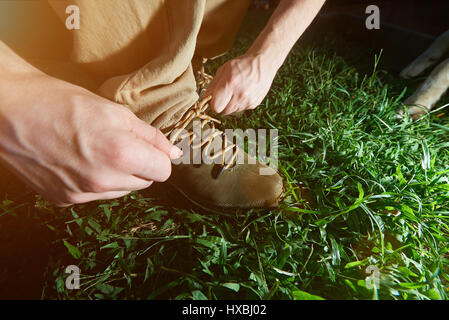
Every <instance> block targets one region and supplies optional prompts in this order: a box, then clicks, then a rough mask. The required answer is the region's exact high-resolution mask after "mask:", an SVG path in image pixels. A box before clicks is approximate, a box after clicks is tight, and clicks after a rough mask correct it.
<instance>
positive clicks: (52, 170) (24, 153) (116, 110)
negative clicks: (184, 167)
mask: <svg viewBox="0 0 449 320" xmlns="http://www.w3.org/2000/svg"><path fill="white" fill-rule="evenodd" d="M0 137H1V139H0V160H1V161H2V162H4V163H5V164H6V165H7V166H8V167H9V168H10V169H12V170H13V171H14V172H15V173H16V174H17V175H18V176H19V177H20V178H21V179H22V180H23V181H24V182H26V183H27V184H28V185H30V186H31V187H32V188H33V189H34V190H35V191H37V192H38V193H40V194H41V195H42V196H44V197H45V198H46V199H48V200H50V201H52V202H54V203H55V204H57V205H59V206H67V205H71V204H74V203H83V202H88V201H93V200H99V199H111V198H117V197H121V196H123V195H126V194H127V193H129V192H130V191H132V190H138V189H143V188H147V187H148V186H150V185H151V184H152V182H153V181H164V180H166V179H167V178H168V177H169V176H170V173H171V162H170V158H171V159H174V158H178V157H179V156H181V150H179V149H178V148H177V147H175V146H173V145H172V144H171V143H170V142H169V141H168V140H167V139H166V138H165V136H164V135H163V134H162V133H161V132H160V131H159V130H157V129H155V128H154V127H151V126H150V125H148V124H146V123H145V122H143V121H141V120H140V119H138V118H137V117H136V116H135V115H134V114H133V113H132V112H131V111H129V110H128V109H126V108H125V107H123V106H121V105H118V104H115V103H113V102H111V101H109V100H106V99H103V98H101V97H99V96H97V95H95V94H93V93H91V92H89V91H87V90H85V89H83V88H80V87H77V86H75V85H72V84H69V83H67V82H64V81H61V80H58V79H54V78H51V77H49V76H47V75H45V74H42V73H39V72H31V73H28V72H27V73H21V72H19V73H13V74H4V75H3V76H2V77H0Z"/></svg>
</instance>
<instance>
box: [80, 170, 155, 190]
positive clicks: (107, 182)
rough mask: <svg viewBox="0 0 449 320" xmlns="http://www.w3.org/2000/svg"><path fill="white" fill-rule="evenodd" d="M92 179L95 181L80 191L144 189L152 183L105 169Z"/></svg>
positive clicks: (131, 175)
mask: <svg viewBox="0 0 449 320" xmlns="http://www.w3.org/2000/svg"><path fill="white" fill-rule="evenodd" d="M94 181H96V182H95V183H90V184H87V186H85V187H84V188H81V191H83V192H92V193H104V192H110V191H135V190H142V189H146V188H148V187H149V186H151V184H152V183H153V181H151V180H146V179H142V178H140V177H137V176H135V175H133V174H128V175H125V174H117V173H116V172H114V171H106V172H104V173H102V175H101V176H96V177H95V180H94Z"/></svg>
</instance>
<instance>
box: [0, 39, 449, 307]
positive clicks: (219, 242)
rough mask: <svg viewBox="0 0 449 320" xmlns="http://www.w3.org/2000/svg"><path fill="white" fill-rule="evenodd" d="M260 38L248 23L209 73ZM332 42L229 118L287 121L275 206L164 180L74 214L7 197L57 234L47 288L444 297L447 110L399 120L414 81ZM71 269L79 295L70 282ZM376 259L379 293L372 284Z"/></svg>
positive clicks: (229, 295)
mask: <svg viewBox="0 0 449 320" xmlns="http://www.w3.org/2000/svg"><path fill="white" fill-rule="evenodd" d="M253 36H254V32H250V34H248V33H245V30H243V32H242V33H241V36H240V37H239V39H238V41H237V43H236V46H235V49H234V50H233V51H232V52H231V53H230V54H229V55H228V56H226V57H224V58H221V59H219V60H217V61H214V62H212V63H211V64H209V65H208V66H207V67H208V69H209V71H211V73H213V72H214V70H216V68H217V67H218V66H219V65H220V64H222V63H223V62H224V61H225V60H226V59H229V58H231V57H232V56H235V55H238V54H240V53H242V52H244V50H245V49H246V48H247V47H248V45H249V43H250V40H251V37H253ZM329 41H330V40H326V41H321V42H318V43H315V44H313V45H309V46H307V47H304V46H301V45H297V46H296V47H295V48H294V50H293V51H292V52H291V54H290V55H289V57H288V59H287V61H286V62H285V64H284V66H283V67H282V69H281V70H280V71H279V73H278V75H277V77H276V79H275V82H274V84H273V86H272V90H271V91H270V93H269V95H268V96H267V97H266V99H265V100H264V102H263V104H262V105H261V106H259V107H258V108H257V109H256V110H255V111H253V112H249V113H247V117H243V118H237V119H235V118H231V119H229V118H226V119H224V118H223V119H224V120H225V126H226V127H235V128H242V129H246V128H267V129H268V128H277V129H278V130H279V144H280V146H279V166H280V167H279V171H280V173H281V174H282V176H283V178H284V180H285V186H286V198H285V200H284V201H283V202H282V203H281V205H280V206H279V208H277V209H274V210H269V211H264V212H256V211H253V210H250V211H247V212H240V214H239V215H238V216H236V217H234V218H232V217H224V216H220V215H213V214H208V213H205V212H202V211H201V210H199V209H196V208H192V207H190V206H189V205H188V204H185V203H182V202H179V201H181V200H180V199H179V196H175V195H174V194H175V191H174V190H171V189H169V188H166V187H163V186H160V185H155V186H154V187H152V188H150V190H148V191H145V192H140V193H133V194H132V195H130V196H127V197H124V198H122V199H119V200H114V201H107V202H106V201H105V202H96V203H90V204H85V205H77V206H74V207H72V208H69V209H56V208H54V207H52V206H50V205H48V204H47V203H45V202H43V201H41V200H39V199H38V201H36V202H35V201H28V202H24V201H20V200H15V201H12V200H4V201H3V204H2V206H1V209H2V212H3V213H1V215H2V216H3V215H4V216H9V217H11V216H12V215H15V214H17V215H20V214H23V213H25V212H28V214H29V215H31V216H33V217H34V218H33V219H36V221H38V222H39V224H40V225H43V226H45V227H46V228H47V227H48V228H49V229H50V230H51V231H50V232H51V233H53V239H54V248H55V249H54V250H55V252H53V253H52V257H53V259H52V261H51V262H49V263H48V265H47V272H46V275H45V278H46V281H45V285H44V288H43V290H42V297H43V298H92V299H94V298H97V299H102V298H126V299H163V298H169V299H192V298H193V299H235V298H241V299H318V298H320V297H322V298H326V299H446V298H447V295H448V291H447V283H448V281H449V274H448V253H447V252H448V250H449V249H448V248H447V241H448V239H449V238H448V225H449V224H448V223H449V205H448V203H449V181H448V177H449V170H448V166H447V163H449V151H448V146H449V138H448V130H449V126H448V118H447V117H436V116H435V115H436V114H438V113H434V114H433V115H429V116H426V117H424V118H422V119H421V120H419V121H416V122H412V121H411V120H410V119H408V118H405V119H403V120H398V119H396V116H395V115H396V113H395V111H396V110H397V109H398V108H401V107H403V105H402V104H401V100H403V97H404V96H405V95H409V94H410V93H411V92H412V90H413V88H411V89H409V90H407V91H406V92H405V91H404V90H403V88H404V85H405V84H406V83H405V82H404V81H402V80H398V79H397V78H396V77H395V76H393V75H390V74H388V73H387V72H385V71H378V70H376V68H375V67H374V65H375V64H376V61H377V60H375V58H374V56H372V63H371V64H372V65H373V67H372V68H371V69H372V70H373V71H372V72H370V73H369V74H367V75H364V74H361V73H360V72H359V71H358V69H357V68H356V67H355V66H354V65H352V64H351V63H350V62H348V61H346V60H345V59H344V58H343V57H341V56H338V55H336V54H335V53H334V47H333V46H334V45H336V42H335V41H334V42H332V41H330V42H329ZM416 83H417V82H415V84H414V85H413V86H414V87H416ZM444 102H445V101H442V102H441V103H440V104H439V106H442V105H443V103H444ZM1 218H2V217H0V219H1ZM69 264H75V265H77V266H79V267H80V269H81V271H82V278H81V290H67V289H66V288H65V284H64V282H65V277H66V276H67V275H66V274H65V273H64V268H65V266H67V265H69ZM369 266H375V267H377V268H378V270H379V272H380V273H379V274H380V283H379V288H373V289H371V288H370V287H367V285H366V281H365V278H366V277H367V276H368V275H369V274H367V273H366V271H367V268H368V267H369Z"/></svg>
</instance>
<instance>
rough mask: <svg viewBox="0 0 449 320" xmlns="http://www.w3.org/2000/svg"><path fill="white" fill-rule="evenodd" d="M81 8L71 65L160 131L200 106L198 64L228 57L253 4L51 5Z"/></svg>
mask: <svg viewBox="0 0 449 320" xmlns="http://www.w3.org/2000/svg"><path fill="white" fill-rule="evenodd" d="M49 3H50V5H51V7H52V8H53V10H54V11H55V12H56V14H57V15H58V17H59V18H60V19H61V21H65V19H66V18H67V14H66V12H65V10H66V7H67V6H68V5H71V4H75V5H77V6H78V7H79V8H80V16H81V27H80V29H79V30H72V31H71V33H72V35H73V48H72V52H71V60H72V61H73V62H75V63H77V64H79V65H80V66H82V68H83V69H85V70H87V71H88V72H89V73H90V74H92V75H94V76H95V77H97V78H100V79H104V81H103V83H102V84H101V85H100V87H99V88H98V90H97V93H99V94H100V95H102V96H104V97H106V98H108V99H111V100H113V101H116V102H118V103H120V104H123V105H125V106H127V107H128V108H130V109H131V110H132V111H133V112H134V113H135V114H136V115H137V116H138V117H140V118H141V119H143V120H144V121H146V122H148V123H150V124H152V125H154V126H156V127H159V128H161V129H164V128H167V127H170V126H171V125H173V124H174V123H175V122H176V121H178V120H179V118H180V117H181V116H182V114H184V112H185V111H186V110H187V109H188V108H189V107H190V106H192V104H193V103H194V102H195V101H196V100H197V98H198V96H197V94H196V84H195V77H194V74H193V71H192V59H194V56H196V57H197V58H202V57H206V58H213V57H215V56H218V55H221V54H223V53H225V52H226V51H227V50H228V49H229V48H230V47H231V45H232V42H233V40H234V37H235V35H236V33H237V30H238V28H239V26H240V23H241V21H242V19H243V17H244V14H245V12H246V10H247V8H248V6H249V3H250V0H188V1H187V0H127V1H125V0H95V1H92V0H50V1H49Z"/></svg>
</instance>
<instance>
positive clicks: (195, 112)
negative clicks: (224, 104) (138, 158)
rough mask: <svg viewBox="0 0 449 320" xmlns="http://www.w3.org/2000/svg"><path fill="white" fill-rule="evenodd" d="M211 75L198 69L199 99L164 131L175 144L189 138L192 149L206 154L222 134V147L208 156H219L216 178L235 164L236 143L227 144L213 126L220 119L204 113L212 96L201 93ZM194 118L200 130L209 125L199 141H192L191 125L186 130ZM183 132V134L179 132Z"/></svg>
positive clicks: (209, 80) (224, 138)
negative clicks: (207, 130)
mask: <svg viewBox="0 0 449 320" xmlns="http://www.w3.org/2000/svg"><path fill="white" fill-rule="evenodd" d="M212 79H213V78H212V76H211V75H209V74H207V73H205V72H204V71H198V78H197V84H198V92H199V95H200V99H199V100H198V101H197V102H196V103H195V104H194V105H193V106H192V107H191V108H190V109H189V110H187V112H186V113H185V114H184V115H183V117H182V118H181V120H180V121H178V122H177V123H176V125H175V126H174V127H173V129H172V130H170V131H169V132H167V133H166V136H167V137H169V139H170V142H171V143H173V144H175V143H176V142H178V141H181V140H184V139H186V138H190V139H189V145H191V146H192V149H196V148H201V150H202V152H205V153H206V154H208V152H209V148H210V146H211V144H212V141H213V140H214V139H215V138H216V137H218V136H222V148H221V150H219V151H218V152H215V153H214V154H213V155H211V156H210V159H211V160H214V159H216V158H218V157H219V156H221V157H222V158H221V164H220V165H218V168H217V169H218V171H217V170H213V171H215V172H216V173H215V174H214V176H215V178H216V179H217V178H218V177H220V176H221V175H222V173H223V172H224V171H225V170H226V169H229V168H231V167H233V166H234V165H235V159H236V158H237V145H236V144H229V145H228V138H227V136H226V134H224V132H223V131H221V130H218V129H216V128H215V124H216V123H217V124H221V121H219V120H217V119H215V118H212V117H211V116H209V115H207V114H206V110H207V108H208V107H209V102H210V100H211V99H212V96H207V97H202V95H203V93H204V92H205V91H206V88H207V86H208V85H209V83H210V82H211V81H212ZM195 119H198V120H201V126H200V128H201V131H202V129H203V128H204V126H205V125H206V124H209V125H210V130H209V134H208V135H207V136H206V137H203V138H202V139H201V137H199V138H200V139H199V142H197V143H195V144H194V143H193V142H194V140H195V138H196V135H195V132H194V131H193V127H192V129H191V130H190V131H187V132H186V127H187V126H188V125H189V124H190V123H191V122H192V121H194V120H195ZM183 132H185V133H184V134H181V133H183ZM230 150H233V152H232V156H231V158H230V160H229V161H226V153H227V152H228V151H230Z"/></svg>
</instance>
